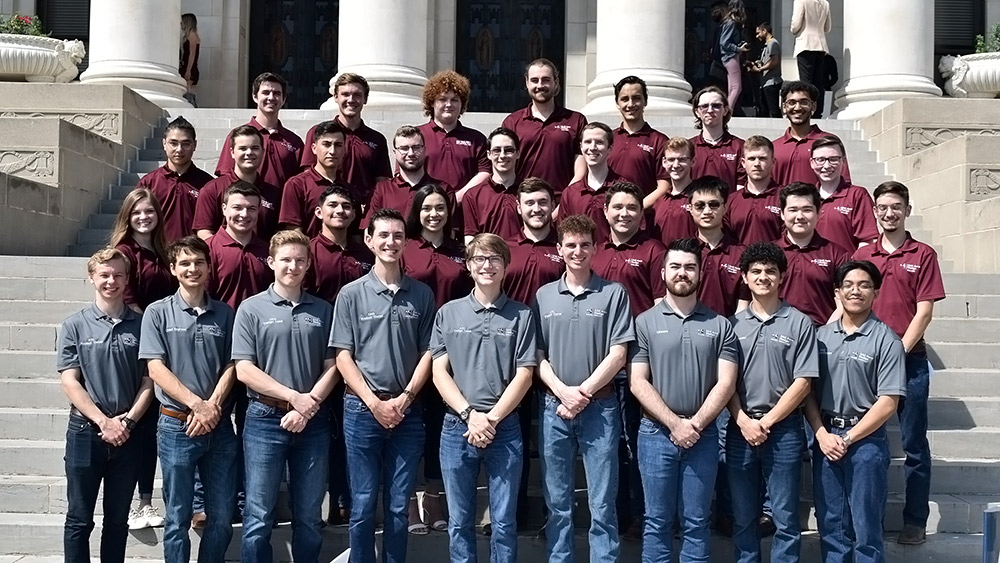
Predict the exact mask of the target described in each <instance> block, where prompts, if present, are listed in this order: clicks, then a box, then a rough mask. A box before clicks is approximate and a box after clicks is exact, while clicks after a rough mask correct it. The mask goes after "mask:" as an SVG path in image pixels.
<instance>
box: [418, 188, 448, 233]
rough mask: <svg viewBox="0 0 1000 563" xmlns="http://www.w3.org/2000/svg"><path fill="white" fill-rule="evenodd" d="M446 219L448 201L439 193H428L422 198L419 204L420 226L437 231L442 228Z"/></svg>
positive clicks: (433, 231)
mask: <svg viewBox="0 0 1000 563" xmlns="http://www.w3.org/2000/svg"><path fill="white" fill-rule="evenodd" d="M447 221H448V202H446V201H445V200H444V196H442V195H441V194H430V195H428V196H427V197H425V198H424V202H423V203H422V204H421V205H420V226H421V227H423V228H424V229H426V230H428V231H430V232H432V233H437V232H440V231H441V229H444V225H445V222H447Z"/></svg>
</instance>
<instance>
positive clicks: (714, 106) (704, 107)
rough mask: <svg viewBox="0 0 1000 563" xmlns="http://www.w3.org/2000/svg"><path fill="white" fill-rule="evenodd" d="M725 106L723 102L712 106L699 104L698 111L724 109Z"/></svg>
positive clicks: (711, 104)
mask: <svg viewBox="0 0 1000 563" xmlns="http://www.w3.org/2000/svg"><path fill="white" fill-rule="evenodd" d="M724 107H725V105H724V104H723V103H722V102H712V103H710V104H698V109H700V110H702V111H704V110H706V109H722V108H724Z"/></svg>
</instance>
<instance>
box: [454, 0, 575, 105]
mask: <svg viewBox="0 0 1000 563" xmlns="http://www.w3.org/2000/svg"><path fill="white" fill-rule="evenodd" d="M457 16H458V17H457V22H458V23H457V29H456V33H455V35H456V39H455V43H456V45H455V69H456V70H457V71H458V72H460V73H461V74H463V75H465V76H467V77H469V81H470V82H472V95H471V100H470V102H469V110H471V111H489V112H510V111H513V110H515V109H517V108H520V107H524V106H525V105H527V103H528V95H527V93H526V92H525V89H524V67H525V65H527V64H528V63H529V62H531V61H533V60H535V59H537V58H539V57H545V58H547V59H550V60H552V62H554V63H555V64H556V66H558V67H559V69H560V71H561V72H563V73H565V67H566V41H565V39H566V2H565V0H562V1H559V0H548V1H541V0H534V1H532V0H523V1H514V0H493V1H488V2H486V1H475V0H469V1H466V0H462V1H460V2H458V13H457ZM563 86H564V88H565V84H564V85H563ZM558 103H559V104H562V103H563V94H562V93H560V94H559V99H558Z"/></svg>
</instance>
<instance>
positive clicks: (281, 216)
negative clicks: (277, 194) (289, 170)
mask: <svg viewBox="0 0 1000 563" xmlns="http://www.w3.org/2000/svg"><path fill="white" fill-rule="evenodd" d="M304 199H305V193H304V190H303V189H301V187H300V182H299V181H298V180H289V181H287V182H285V189H284V190H282V193H281V211H280V212H279V213H278V224H279V225H295V226H298V227H301V228H302V230H303V231H305V230H306V226H307V225H308V221H303V216H302V203H303V201H302V200H304ZM304 223H305V224H304Z"/></svg>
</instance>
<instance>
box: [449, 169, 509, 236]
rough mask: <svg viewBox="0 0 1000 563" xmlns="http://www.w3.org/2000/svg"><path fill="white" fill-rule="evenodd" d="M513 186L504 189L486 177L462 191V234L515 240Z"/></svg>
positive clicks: (501, 185)
mask: <svg viewBox="0 0 1000 563" xmlns="http://www.w3.org/2000/svg"><path fill="white" fill-rule="evenodd" d="M517 187H518V185H517V182H515V183H514V185H512V186H511V187H510V188H505V187H504V185H503V184H497V183H496V182H494V181H493V178H492V177H490V178H487V179H486V181H485V182H482V183H480V184H477V185H476V186H475V187H472V188H470V189H469V191H467V192H465V197H464V198H462V217H463V220H464V222H465V234H466V235H469V236H475V235H478V234H479V233H493V234H495V235H497V236H499V237H500V238H502V239H504V240H513V239H515V238H516V237H517V236H518V235H519V234H520V233H521V214H520V213H518V212H517Z"/></svg>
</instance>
